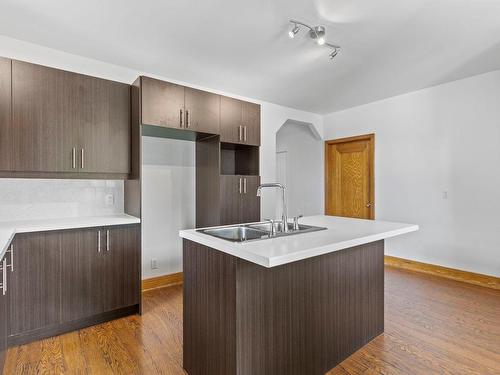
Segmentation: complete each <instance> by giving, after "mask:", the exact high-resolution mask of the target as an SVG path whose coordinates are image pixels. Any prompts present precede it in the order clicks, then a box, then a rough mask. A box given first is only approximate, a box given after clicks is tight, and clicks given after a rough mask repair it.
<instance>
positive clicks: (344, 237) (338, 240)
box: [179, 215, 418, 267]
mask: <svg viewBox="0 0 500 375" xmlns="http://www.w3.org/2000/svg"><path fill="white" fill-rule="evenodd" d="M300 223H301V224H306V225H313V226H318V227H326V228H327V229H326V230H322V231H317V232H310V233H302V234H296V235H291V236H283V237H276V238H272V239H264V240H257V241H249V242H242V243H236V242H230V241H226V240H223V239H219V238H216V237H213V236H209V235H207V234H203V233H200V232H197V230H196V229H189V230H181V231H180V232H179V235H180V236H181V237H182V238H185V239H187V240H190V241H193V242H197V243H200V244H202V245H205V246H208V247H211V248H214V249H216V250H220V251H222V252H224V253H227V254H230V255H233V256H235V257H238V258H241V259H245V260H248V261H249V262H253V263H256V264H259V265H261V266H264V267H275V266H279V265H281V264H286V263H290V262H295V261H298V260H302V259H307V258H311V257H314V256H318V255H323V254H327V253H331V252H333V251H338V250H342V249H347V248H349V247H353V246H358V245H363V244H366V243H370V242H375V241H379V240H383V239H386V238H390V237H395V236H399V235H402V234H405V233H410V232H414V231H417V230H418V225H413V224H402V223H392V222H387V221H377V220H361V219H351V218H344V217H338V216H324V215H321V216H309V217H304V218H302V219H300Z"/></svg>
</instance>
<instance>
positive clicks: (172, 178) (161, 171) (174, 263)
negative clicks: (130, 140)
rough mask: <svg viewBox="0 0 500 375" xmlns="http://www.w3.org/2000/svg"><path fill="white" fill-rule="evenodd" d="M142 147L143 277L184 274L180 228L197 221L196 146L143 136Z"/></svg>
mask: <svg viewBox="0 0 500 375" xmlns="http://www.w3.org/2000/svg"><path fill="white" fill-rule="evenodd" d="M142 148H143V149H142V158H143V161H142V217H143V220H142V235H143V240H142V250H143V251H142V277H143V278H149V277H154V276H159V275H165V274H171V273H175V272H180V271H182V241H181V238H180V237H179V229H188V228H194V226H195V222H196V206H195V193H196V186H195V143H194V142H188V141H178V140H172V139H164V138H152V137H143V138H142ZM153 258H154V259H156V260H157V265H158V268H157V269H154V270H153V269H151V259H153Z"/></svg>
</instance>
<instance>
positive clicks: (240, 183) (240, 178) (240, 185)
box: [238, 177, 242, 194]
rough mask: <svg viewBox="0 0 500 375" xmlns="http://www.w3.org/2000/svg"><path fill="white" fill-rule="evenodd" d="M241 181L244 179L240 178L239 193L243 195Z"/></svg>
mask: <svg viewBox="0 0 500 375" xmlns="http://www.w3.org/2000/svg"><path fill="white" fill-rule="evenodd" d="M241 180H242V178H241V177H240V181H239V187H238V192H239V193H240V194H241Z"/></svg>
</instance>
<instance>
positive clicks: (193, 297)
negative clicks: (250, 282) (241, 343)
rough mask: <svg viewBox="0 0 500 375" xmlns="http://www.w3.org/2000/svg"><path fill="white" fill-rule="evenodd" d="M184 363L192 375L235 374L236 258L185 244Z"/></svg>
mask: <svg viewBox="0 0 500 375" xmlns="http://www.w3.org/2000/svg"><path fill="white" fill-rule="evenodd" d="M183 257H184V258H183V263H184V264H183V273H184V297H183V298H184V307H183V310H184V312H183V316H184V322H183V324H184V338H183V341H184V359H183V367H184V369H185V370H186V371H187V373H188V374H189V375H210V374H214V375H229V374H230V375H234V374H236V362H235V361H236V331H235V328H236V315H235V314H236V289H235V288H236V283H235V278H236V274H235V272H236V258H235V257H232V256H230V255H227V254H224V253H222V252H220V251H217V250H214V249H211V248H208V247H206V246H203V245H200V244H198V243H195V242H192V241H189V240H183Z"/></svg>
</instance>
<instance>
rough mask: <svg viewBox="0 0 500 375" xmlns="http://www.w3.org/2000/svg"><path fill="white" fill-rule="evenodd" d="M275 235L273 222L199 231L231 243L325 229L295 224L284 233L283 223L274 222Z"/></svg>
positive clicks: (290, 225) (289, 225)
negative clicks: (272, 226)
mask: <svg viewBox="0 0 500 375" xmlns="http://www.w3.org/2000/svg"><path fill="white" fill-rule="evenodd" d="M273 225H274V226H275V234H274V235H271V222H261V223H253V224H242V225H233V226H227V227H220V228H207V229H199V230H198V232H200V233H204V234H208V235H210V236H213V237H217V238H221V239H223V240H226V241H231V242H247V241H255V240H265V239H269V238H275V237H282V236H292V235H295V234H301V233H309V232H316V231H320V230H324V229H326V228H323V227H314V226H310V225H303V224H299V228H298V229H293V224H292V223H288V232H284V231H283V223H282V222H274V224H273Z"/></svg>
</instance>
